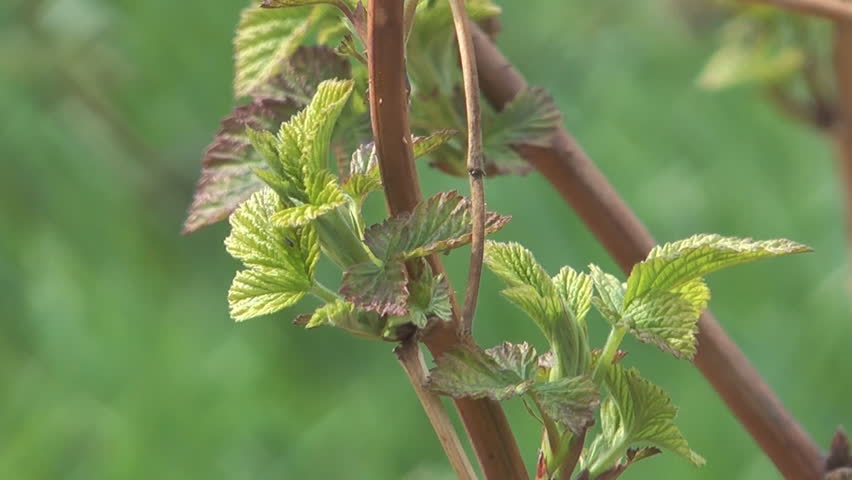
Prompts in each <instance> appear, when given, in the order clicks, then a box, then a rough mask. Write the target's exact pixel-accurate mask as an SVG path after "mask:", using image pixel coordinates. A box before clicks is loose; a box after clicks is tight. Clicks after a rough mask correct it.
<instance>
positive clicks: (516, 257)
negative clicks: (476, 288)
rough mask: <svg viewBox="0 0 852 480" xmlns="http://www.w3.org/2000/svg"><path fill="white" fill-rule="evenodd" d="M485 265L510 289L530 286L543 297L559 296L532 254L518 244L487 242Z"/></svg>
mask: <svg viewBox="0 0 852 480" xmlns="http://www.w3.org/2000/svg"><path fill="white" fill-rule="evenodd" d="M485 265H486V266H488V268H489V269H490V270H491V271H492V272H494V274H495V275H497V276H498V277H500V279H501V280H503V282H505V283H506V284H507V285H508V286H509V287H521V286H528V287H531V288H532V289H533V291H535V293H536V294H538V295H539V296H542V297H555V296H556V295H557V291H556V286H555V285H554V282H553V281H552V280H551V279H550V276H548V275H547V272H545V271H544V269H543V268H541V265H539V264H538V262H537V261H536V259H535V257H534V256H533V254H532V252H530V251H529V250H527V249H526V248H524V247H523V246H522V245H520V244H518V243H514V242H510V243H501V242H493V241H488V242H486V244H485Z"/></svg>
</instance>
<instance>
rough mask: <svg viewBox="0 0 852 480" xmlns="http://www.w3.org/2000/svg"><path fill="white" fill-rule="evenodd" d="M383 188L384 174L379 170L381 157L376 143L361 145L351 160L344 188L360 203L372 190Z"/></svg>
mask: <svg viewBox="0 0 852 480" xmlns="http://www.w3.org/2000/svg"><path fill="white" fill-rule="evenodd" d="M381 189H382V176H381V173H380V172H379V158H378V156H377V155H376V144H375V143H372V142H370V143H367V144H363V145H361V146H359V147H358V148H357V149H356V150H355V152H354V153H352V159H351V160H350V161H349V173H348V175H346V179H345V181H344V183H343V190H344V191H345V192H346V193H348V194H349V196H351V197H352V198H354V199H355V200H356V201H357V202H358V203H361V202H363V200H364V198H365V197H366V196H367V195H369V194H370V193H371V192H375V191H378V190H381Z"/></svg>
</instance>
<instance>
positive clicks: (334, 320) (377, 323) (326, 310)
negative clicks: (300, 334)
mask: <svg viewBox="0 0 852 480" xmlns="http://www.w3.org/2000/svg"><path fill="white" fill-rule="evenodd" d="M323 325H330V326H332V327H336V328H340V329H342V330H345V331H347V332H349V333H351V334H353V335H355V336H358V337H364V338H369V339H380V338H382V332H383V331H384V329H385V322H384V320H383V319H382V317H381V316H380V315H379V314H377V313H375V312H367V311H365V310H362V309H360V308H358V307H356V306H355V305H353V304H352V303H350V302H347V301H344V300H338V301H336V302H332V303H328V304H326V305H323V306H322V307H320V308H317V309H316V311H314V313H313V315H311V317H310V320H308V323H307V324H306V325H305V328H316V327H319V326H323Z"/></svg>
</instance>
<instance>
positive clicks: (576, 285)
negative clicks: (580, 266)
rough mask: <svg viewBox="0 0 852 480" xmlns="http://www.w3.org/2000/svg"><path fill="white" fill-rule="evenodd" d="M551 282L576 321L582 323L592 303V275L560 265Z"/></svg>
mask: <svg viewBox="0 0 852 480" xmlns="http://www.w3.org/2000/svg"><path fill="white" fill-rule="evenodd" d="M553 284H554V285H555V286H556V291H557V292H558V293H559V296H560V297H562V301H564V302H565V304H566V305H567V306H568V308H569V309H570V310H571V312H572V313H573V314H574V317H576V318H577V321H578V322H580V323H584V322H585V318H586V314H587V313H589V308H591V304H592V285H593V282H592V277H591V276H589V275H587V274H585V273H581V272H577V271H576V270H574V269H573V268H571V267H562V270H560V271H559V273H558V274H556V276H555V277H553Z"/></svg>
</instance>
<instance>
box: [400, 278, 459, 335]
mask: <svg viewBox="0 0 852 480" xmlns="http://www.w3.org/2000/svg"><path fill="white" fill-rule="evenodd" d="M422 268H423V273H422V274H421V276H420V278H419V279H418V280H417V281H415V282H412V281H409V282H408V289H409V297H408V315H407V318H406V320H407V321H410V322H411V323H413V324H415V325H417V326H418V327H425V326H426V322H427V321H428V319H429V317H436V318H438V319H440V320H443V321H449V320H451V319H452V316H453V310H452V306H451V305H450V284H449V282H447V279H446V277H444V275H433V274H432V268H431V267H430V266H429V264H428V263H425V262H423V263H422Z"/></svg>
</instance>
